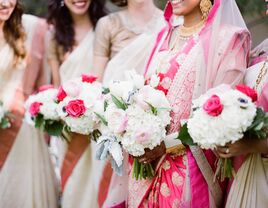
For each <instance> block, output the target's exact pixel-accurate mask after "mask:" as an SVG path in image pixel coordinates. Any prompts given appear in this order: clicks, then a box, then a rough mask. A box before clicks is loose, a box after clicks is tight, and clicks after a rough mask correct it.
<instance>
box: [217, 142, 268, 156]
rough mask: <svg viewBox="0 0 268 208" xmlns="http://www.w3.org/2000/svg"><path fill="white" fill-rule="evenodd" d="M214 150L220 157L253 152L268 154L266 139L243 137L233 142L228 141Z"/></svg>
mask: <svg viewBox="0 0 268 208" xmlns="http://www.w3.org/2000/svg"><path fill="white" fill-rule="evenodd" d="M216 152H217V153H218V155H219V156H220V157H222V158H230V157H236V156H240V155H247V154H253V153H261V154H268V146H267V140H266V139H252V138H243V139H241V140H239V141H237V142H235V143H234V144H231V143H229V144H226V145H225V146H223V147H217V150H216Z"/></svg>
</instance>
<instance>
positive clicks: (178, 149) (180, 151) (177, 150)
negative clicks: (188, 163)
mask: <svg viewBox="0 0 268 208" xmlns="http://www.w3.org/2000/svg"><path fill="white" fill-rule="evenodd" d="M166 153H167V154H172V155H185V154H186V147H185V146H184V145H183V144H179V145H176V146H173V147H170V148H167V149H166Z"/></svg>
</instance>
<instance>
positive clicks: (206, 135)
mask: <svg viewBox="0 0 268 208" xmlns="http://www.w3.org/2000/svg"><path fill="white" fill-rule="evenodd" d="M218 89H220V88H218ZM215 90H216V89H215ZM215 90H214V91H215ZM255 101H257V93H256V92H255V90H253V89H251V88H249V87H247V86H244V85H238V86H237V87H236V89H235V90H233V89H230V88H229V89H228V90H223V91H221V92H217V90H216V93H214V94H213V93H212V91H209V92H207V93H206V94H205V95H202V96H201V97H200V98H198V99H196V100H194V101H193V107H192V115H191V117H190V118H189V120H188V121H187V123H186V124H185V125H184V126H183V127H182V129H181V131H180V134H179V137H178V138H179V139H180V140H181V141H182V143H184V144H187V145H194V144H197V145H199V146H200V147H201V148H203V149H211V150H213V149H215V148H216V147H217V146H225V145H226V144H227V143H235V142H236V141H238V140H240V139H242V138H243V137H244V136H245V135H248V134H249V135H250V136H255V137H256V138H259V139H262V138H267V133H268V115H267V114H266V113H265V112H264V111H263V110H262V109H261V108H258V107H257V106H256V104H255V103H254V102H255ZM233 175H234V170H233V167H232V162H231V160H230V159H219V162H218V167H217V170H216V175H215V176H218V177H220V179H221V180H224V178H226V177H232V176H233Z"/></svg>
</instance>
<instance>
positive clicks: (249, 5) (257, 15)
mask: <svg viewBox="0 0 268 208" xmlns="http://www.w3.org/2000/svg"><path fill="white" fill-rule="evenodd" d="M22 2H23V4H24V7H25V11H26V13H30V14H35V15H37V16H41V17H45V16H46V7H47V0H22ZM166 2H167V1H166V0H155V3H156V4H157V5H158V6H159V7H160V8H162V9H163V8H164V6H165V4H166ZM236 2H237V4H238V6H239V8H240V11H241V12H242V14H243V16H244V18H245V21H246V23H247V26H248V29H249V30H250V32H251V34H252V39H253V46H256V45H257V44H258V43H260V42H261V41H262V40H264V39H265V38H267V37H268V17H267V16H265V3H264V0H236ZM107 7H108V9H109V10H110V11H117V10H118V8H117V7H115V6H113V5H112V4H111V3H110V2H109V1H108V3H107Z"/></svg>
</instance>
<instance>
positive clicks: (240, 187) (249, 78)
mask: <svg viewBox="0 0 268 208" xmlns="http://www.w3.org/2000/svg"><path fill="white" fill-rule="evenodd" d="M263 66H264V62H261V63H258V64H256V65H254V66H252V67H250V68H249V69H248V70H247V73H246V76H245V80H244V81H245V84H246V85H248V86H251V87H254V86H255V85H256V80H257V77H258V75H259V74H260V72H261V69H262V67H263ZM266 68H268V63H266ZM267 82H268V73H266V74H265V76H264V77H263V78H262V80H261V82H260V84H259V85H258V87H257V91H258V94H259V95H260V94H261V92H262V89H263V86H264V84H265V83H266V84H267ZM267 206H268V158H263V157H262V156H261V155H260V154H252V155H249V156H248V158H247V159H246V160H245V161H244V162H243V164H242V166H241V167H240V168H239V170H238V172H237V174H236V176H235V178H234V181H233V183H232V186H231V189H230V192H229V194H228V199H227V203H226V207H232V208H253V207H254V208H255V207H256V208H265V207H267Z"/></svg>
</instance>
